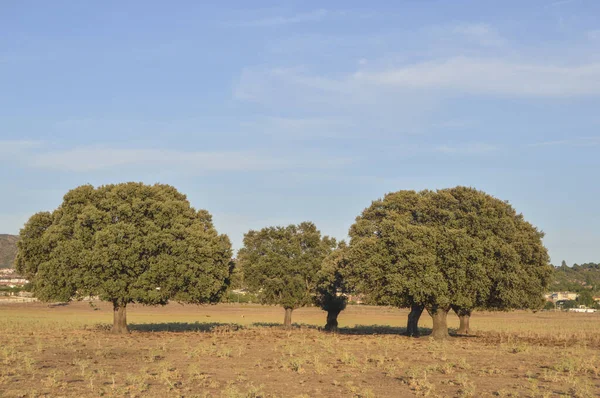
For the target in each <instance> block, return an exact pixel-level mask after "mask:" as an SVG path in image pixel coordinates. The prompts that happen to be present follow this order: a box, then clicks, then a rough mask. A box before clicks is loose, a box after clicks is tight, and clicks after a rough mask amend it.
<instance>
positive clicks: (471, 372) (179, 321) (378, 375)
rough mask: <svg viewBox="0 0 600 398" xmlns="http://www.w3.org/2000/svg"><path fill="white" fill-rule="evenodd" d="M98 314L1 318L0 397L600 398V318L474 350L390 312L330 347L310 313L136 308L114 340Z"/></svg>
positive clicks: (499, 329)
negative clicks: (413, 333) (289, 315)
mask: <svg viewBox="0 0 600 398" xmlns="http://www.w3.org/2000/svg"><path fill="white" fill-rule="evenodd" d="M95 306H96V308H94V307H93V306H91V305H89V304H88V303H72V304H69V305H66V306H56V307H52V308H50V307H48V306H47V305H45V304H40V303H34V304H10V305H9V304H0V396H2V397H63V396H64V397H99V396H104V397H146V396H148V397H229V398H237V397H365V398H366V397H404V396H407V397H410V396H429V397H446V396H450V397H486V396H499V397H508V396H524V397H554V396H568V397H596V396H600V315H599V314H573V313H547V312H545V313H536V314H532V313H530V312H513V313H475V314H474V316H473V318H472V320H471V327H472V328H473V330H474V334H475V335H474V336H472V337H454V338H452V339H450V340H449V341H444V342H436V341H433V340H431V339H430V338H428V337H426V336H425V337H421V338H419V339H411V338H407V337H404V336H402V335H400V333H401V332H402V331H403V328H402V326H404V324H405V321H406V315H407V312H406V311H404V310H398V309H392V308H383V307H367V306H350V307H349V308H348V309H347V310H346V311H345V312H343V313H342V314H341V315H340V326H341V327H342V329H341V331H340V333H338V334H327V333H324V332H322V331H320V330H319V329H318V328H317V326H321V325H322V324H323V323H324V321H325V314H324V313H323V312H321V311H320V310H318V309H315V308H305V309H300V310H297V311H295V312H294V319H293V321H294V322H295V323H296V327H295V328H294V329H293V330H291V331H286V330H283V329H281V328H280V327H279V326H278V324H279V323H281V322H282V320H283V310H282V309H281V308H277V307H263V306H257V305H230V304H221V305H217V306H200V307H196V306H181V305H177V304H171V305H168V306H166V307H158V308H157V307H143V306H131V308H129V310H128V321H129V323H130V326H131V328H132V333H131V334H130V335H127V336H113V335H111V334H110V333H109V332H108V328H109V323H111V322H112V310H111V308H110V307H109V306H108V305H106V304H103V303H95ZM450 321H451V322H450V326H451V327H457V326H458V319H457V318H456V317H455V316H454V315H451V316H450ZM430 325H431V324H430V319H429V316H426V315H424V316H423V319H422V326H423V327H425V328H427V327H428V326H430Z"/></svg>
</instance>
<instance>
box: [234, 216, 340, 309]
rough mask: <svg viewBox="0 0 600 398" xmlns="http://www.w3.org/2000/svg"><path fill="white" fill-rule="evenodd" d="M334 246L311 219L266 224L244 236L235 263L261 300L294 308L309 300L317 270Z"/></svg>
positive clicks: (303, 304) (250, 287)
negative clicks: (300, 221) (275, 225)
mask: <svg viewBox="0 0 600 398" xmlns="http://www.w3.org/2000/svg"><path fill="white" fill-rule="evenodd" d="M334 247H335V240H334V239H332V238H329V237H327V236H325V237H321V232H319V230H318V229H317V227H316V226H315V225H314V224H313V223H311V222H303V223H301V224H299V225H289V226H287V227H267V228H263V229H261V230H260V231H249V232H248V233H247V234H246V235H244V247H243V248H242V249H240V251H239V253H238V259H237V263H238V265H239V266H240V269H241V270H242V272H243V275H244V282H245V284H246V285H247V286H248V288H249V289H250V290H251V291H253V292H255V293H257V294H258V295H259V299H260V301H261V303H263V304H277V305H281V306H283V307H284V308H286V309H295V308H298V307H302V306H305V305H307V304H310V303H311V299H312V294H313V292H314V289H315V283H316V276H317V273H318V271H319V269H320V268H321V264H322V262H323V259H324V258H325V257H326V256H327V255H328V254H329V253H330V252H331V250H333V248H334Z"/></svg>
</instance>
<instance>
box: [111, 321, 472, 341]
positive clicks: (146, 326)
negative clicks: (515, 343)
mask: <svg viewBox="0 0 600 398" xmlns="http://www.w3.org/2000/svg"><path fill="white" fill-rule="evenodd" d="M106 328H107V329H110V325H106ZM247 328H274V329H283V325H282V324H281V323H275V322H254V323H252V324H250V325H247V326H245V325H240V324H237V323H222V322H167V323H131V324H129V330H131V331H135V332H172V333H182V332H207V333H210V332H234V331H237V330H241V329H247ZM298 329H310V330H323V327H321V326H317V325H309V324H305V323H294V324H292V330H298ZM420 331H421V335H420V337H428V336H429V335H430V334H431V329H429V328H420ZM337 333H338V334H340V335H349V336H368V335H397V336H406V328H405V327H397V326H388V325H356V326H351V327H350V326H347V327H341V328H339V329H338V331H337ZM450 336H452V337H460V338H465V337H475V336H473V335H460V334H456V333H455V331H453V330H450Z"/></svg>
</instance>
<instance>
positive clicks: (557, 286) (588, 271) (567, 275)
mask: <svg viewBox="0 0 600 398" xmlns="http://www.w3.org/2000/svg"><path fill="white" fill-rule="evenodd" d="M550 289H552V290H553V291H570V292H583V291H587V290H591V291H592V292H596V293H600V264H596V263H586V264H582V265H578V264H574V265H573V267H569V266H567V263H566V262H565V261H563V262H562V265H561V266H560V267H556V268H555V271H554V282H553V283H552V285H551V287H550Z"/></svg>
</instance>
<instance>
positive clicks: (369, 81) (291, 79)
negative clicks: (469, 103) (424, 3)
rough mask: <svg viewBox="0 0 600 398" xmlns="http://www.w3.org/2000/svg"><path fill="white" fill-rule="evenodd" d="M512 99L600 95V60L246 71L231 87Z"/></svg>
mask: <svg viewBox="0 0 600 398" xmlns="http://www.w3.org/2000/svg"><path fill="white" fill-rule="evenodd" d="M433 91H438V92H444V93H445V94H463V93H467V94H474V95H487V96H503V97H506V96H512V97H550V98H552V97H554V98H560V97H577V96H600V63H587V64H581V65H568V66H562V65H551V64H541V63H532V62H517V61H508V60H503V59H486V58H471V57H454V58H449V59H444V60H437V61H428V62H421V63H412V64H404V65H400V66H397V67H389V68H386V69H380V70H374V69H371V70H369V69H366V68H363V69H360V70H359V71H357V72H355V73H351V74H347V75H342V76H323V75H316V74H310V73H306V72H305V71H304V70H302V69H294V68H286V69H281V68H279V69H278V68H274V69H264V70H249V69H247V70H245V71H244V72H243V73H242V75H241V78H240V80H239V83H238V85H237V86H236V88H235V90H234V96H235V98H237V99H240V100H247V101H256V102H271V103H279V104H282V103H285V104H295V103H298V102H301V101H303V102H305V103H312V104H323V103H326V104H328V106H329V108H330V109H331V108H335V107H336V106H339V105H340V104H342V103H343V104H349V103H354V104H358V103H362V104H365V103H371V104H377V105H378V106H381V105H382V103H383V102H382V101H385V100H386V99H389V98H391V97H390V96H393V97H394V100H398V99H399V98H401V97H406V98H407V99H409V98H410V100H411V101H415V100H416V99H417V98H418V97H417V95H418V93H419V92H420V93H428V98H434V97H435V96H431V95H430V94H431V93H432V92H433Z"/></svg>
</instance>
